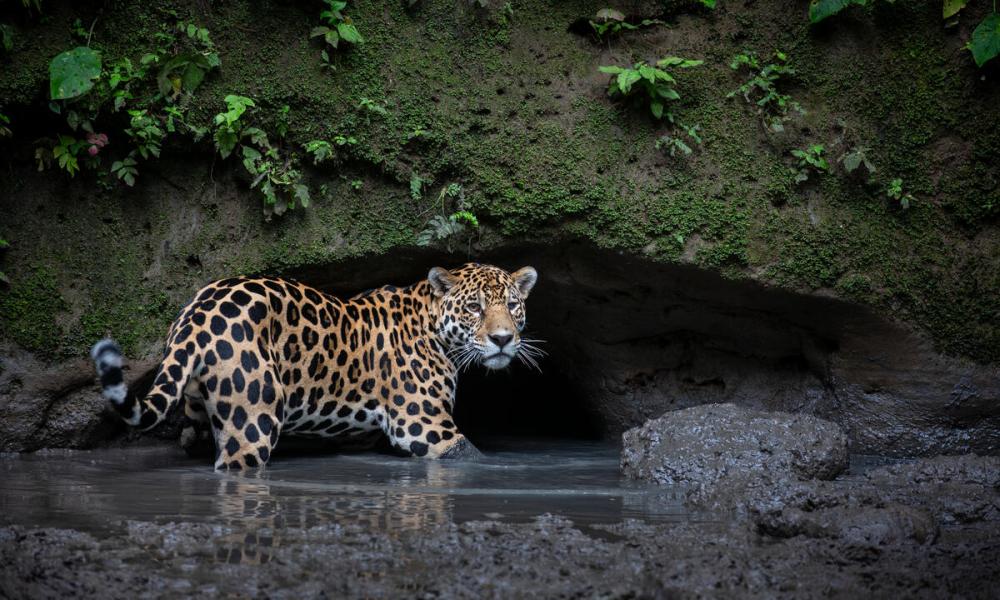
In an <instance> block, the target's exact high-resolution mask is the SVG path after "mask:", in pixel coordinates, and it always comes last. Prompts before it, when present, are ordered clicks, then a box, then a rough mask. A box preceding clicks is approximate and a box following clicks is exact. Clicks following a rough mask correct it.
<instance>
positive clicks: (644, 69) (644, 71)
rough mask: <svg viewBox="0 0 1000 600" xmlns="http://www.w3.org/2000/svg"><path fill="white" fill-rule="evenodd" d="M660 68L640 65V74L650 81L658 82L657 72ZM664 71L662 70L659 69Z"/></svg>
mask: <svg viewBox="0 0 1000 600" xmlns="http://www.w3.org/2000/svg"><path fill="white" fill-rule="evenodd" d="M657 71H658V69H654V68H653V67H651V66H649V65H639V75H640V76H641V77H642V78H643V79H646V80H647V81H649V82H650V83H655V82H656V73H657ZM659 72H661V73H662V71H659Z"/></svg>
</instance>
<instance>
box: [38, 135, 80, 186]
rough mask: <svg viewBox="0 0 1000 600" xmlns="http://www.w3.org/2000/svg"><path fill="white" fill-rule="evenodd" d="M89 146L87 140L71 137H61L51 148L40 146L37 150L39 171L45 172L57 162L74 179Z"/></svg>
mask: <svg viewBox="0 0 1000 600" xmlns="http://www.w3.org/2000/svg"><path fill="white" fill-rule="evenodd" d="M87 146H88V144H87V142H86V140H80V139H77V138H75V137H73V136H71V135H60V136H59V139H58V141H57V142H56V143H55V144H53V146H52V147H51V148H47V147H44V146H40V147H38V148H36V149H35V160H37V161H38V170H39V171H44V170H45V169H47V168H48V167H49V166H50V165H51V163H52V161H56V164H57V165H58V166H59V168H60V169H62V170H63V171H66V172H67V173H68V174H69V176H70V177H74V176H75V175H76V174H77V172H78V171H79V170H80V155H81V153H83V152H85V149H86V148H87Z"/></svg>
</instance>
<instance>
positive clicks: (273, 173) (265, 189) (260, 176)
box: [240, 136, 311, 218]
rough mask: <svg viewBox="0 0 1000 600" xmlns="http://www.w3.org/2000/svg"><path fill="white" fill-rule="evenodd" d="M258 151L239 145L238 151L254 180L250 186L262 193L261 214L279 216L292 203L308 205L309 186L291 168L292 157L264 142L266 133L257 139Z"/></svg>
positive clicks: (293, 162) (292, 163)
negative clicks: (283, 154) (262, 204)
mask: <svg viewBox="0 0 1000 600" xmlns="http://www.w3.org/2000/svg"><path fill="white" fill-rule="evenodd" d="M256 143H257V144H259V145H260V146H261V149H260V150H258V149H257V148H254V147H253V146H250V145H246V144H243V145H241V146H240V150H241V153H242V156H243V167H244V168H245V169H246V170H247V173H249V174H250V175H251V176H252V177H253V178H254V179H253V181H252V182H251V183H250V189H259V190H260V192H261V194H263V196H264V214H265V215H266V216H267V217H268V218H270V216H271V215H278V216H279V217H280V216H281V215H283V214H285V211H287V210H288V209H294V208H295V206H296V204H300V205H301V206H302V207H303V208H308V206H309V202H310V200H311V198H310V194H309V186H307V185H305V184H304V183H302V182H301V179H302V174H301V173H300V172H299V170H298V169H297V168H296V167H295V162H296V161H295V157H294V156H289V157H282V156H281V153H280V152H279V150H278V148H276V147H274V146H271V145H270V143H268V141H267V138H266V136H265V137H264V138H263V139H261V138H257V139H256Z"/></svg>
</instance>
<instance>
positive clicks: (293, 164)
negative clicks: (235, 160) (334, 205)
mask: <svg viewBox="0 0 1000 600" xmlns="http://www.w3.org/2000/svg"><path fill="white" fill-rule="evenodd" d="M225 102H226V111H225V112H221V113H219V114H217V115H215V119H214V122H215V126H216V130H215V136H214V137H215V146H216V148H217V149H218V150H219V155H220V156H222V158H227V157H228V156H229V155H230V154H232V153H233V152H234V151H235V150H236V148H237V146H238V147H239V156H240V158H241V163H242V165H243V168H244V169H245V170H246V172H247V173H249V174H250V176H251V177H252V178H253V179H252V180H251V182H250V189H256V190H258V191H260V193H261V194H262V195H263V196H264V215H265V216H266V217H267V218H268V219H270V218H271V216H272V215H278V216H281V215H283V214H285V212H286V211H287V210H289V209H294V208H295V207H296V206H299V205H301V206H302V207H308V206H309V203H310V201H311V194H310V192H309V186H307V185H306V184H304V183H302V173H301V171H299V169H298V161H299V157H298V155H297V154H295V153H293V152H289V151H288V150H287V149H284V148H282V147H281V146H280V145H274V144H272V143H271V141H270V140H268V137H267V133H266V132H265V131H264V130H262V129H260V128H259V127H252V126H247V124H246V123H245V122H244V120H243V117H244V115H245V114H246V112H247V109H249V108H254V107H256V104H255V103H254V101H253V100H251V99H250V98H247V97H245V96H238V95H229V96H226V97H225ZM326 143H327V142H323V141H322V140H314V141H313V142H310V143H307V144H305V146H306V148H307V151H308V148H309V147H312V148H314V150H315V152H313V155H314V160H315V153H316V152H322V151H323V149H324V148H325V146H324V144H326ZM310 144H312V146H310Z"/></svg>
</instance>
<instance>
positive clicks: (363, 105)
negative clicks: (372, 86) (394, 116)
mask: <svg viewBox="0 0 1000 600" xmlns="http://www.w3.org/2000/svg"><path fill="white" fill-rule="evenodd" d="M358 108H360V109H363V110H364V111H365V113H367V114H376V115H379V116H381V117H387V116H389V109H388V108H386V107H385V105H384V104H379V103H378V102H376V101H374V100H372V99H370V98H362V99H361V101H360V102H358ZM365 118H366V119H367V116H366V117H365Z"/></svg>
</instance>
